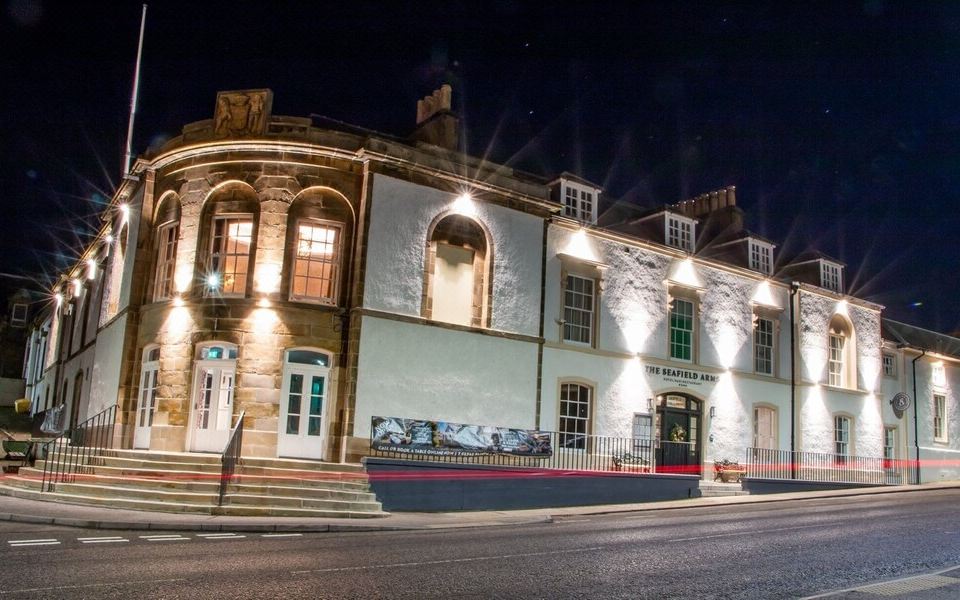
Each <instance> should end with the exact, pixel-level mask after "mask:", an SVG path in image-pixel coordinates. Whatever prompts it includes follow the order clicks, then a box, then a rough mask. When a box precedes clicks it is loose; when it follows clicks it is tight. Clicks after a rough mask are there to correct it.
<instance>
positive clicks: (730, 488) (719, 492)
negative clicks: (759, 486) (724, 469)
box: [700, 479, 750, 498]
mask: <svg viewBox="0 0 960 600" xmlns="http://www.w3.org/2000/svg"><path fill="white" fill-rule="evenodd" d="M749 495H750V492H745V491H743V487H742V486H741V485H740V484H739V483H721V482H719V481H707V480H706V479H701V480H700V496H701V497H702V498H715V497H718V496H749Z"/></svg>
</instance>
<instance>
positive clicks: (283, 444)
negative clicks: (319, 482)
mask: <svg viewBox="0 0 960 600" xmlns="http://www.w3.org/2000/svg"><path fill="white" fill-rule="evenodd" d="M329 387H330V355H329V354H326V353H324V352H319V351H316V350H309V349H296V350H288V351H287V352H286V355H285V360H284V365H283V389H282V391H281V394H280V423H279V425H280V431H279V432H278V433H279V438H278V440H277V455H278V456H289V457H297V458H315V459H323V458H324V456H323V454H324V449H325V447H326V439H327V429H328V419H327V416H326V413H327V404H328V402H327V399H328V398H329V396H330V390H329Z"/></svg>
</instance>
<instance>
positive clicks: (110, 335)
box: [86, 315, 128, 417]
mask: <svg viewBox="0 0 960 600" xmlns="http://www.w3.org/2000/svg"><path fill="white" fill-rule="evenodd" d="M127 318H128V317H127V316H126V315H123V316H121V317H120V318H119V319H115V320H114V321H113V322H112V323H110V324H109V325H107V326H106V327H104V328H103V329H101V330H100V333H99V335H98V336H97V343H96V344H95V345H94V346H93V352H94V353H95V356H96V360H95V361H93V363H92V365H91V370H90V400H89V402H88V404H87V406H88V408H87V415H86V416H87V417H92V416H93V415H95V414H97V413H98V412H100V411H102V410H103V409H105V408H107V407H108V406H110V405H111V404H115V403H116V402H117V395H118V393H119V390H120V367H121V365H122V361H123V340H124V333H125V331H126V327H127Z"/></svg>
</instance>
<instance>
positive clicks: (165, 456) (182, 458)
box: [103, 448, 220, 465]
mask: <svg viewBox="0 0 960 600" xmlns="http://www.w3.org/2000/svg"><path fill="white" fill-rule="evenodd" d="M103 454H104V455H105V456H115V457H117V458H139V459H142V460H153V461H158V462H189V463H209V464H216V465H219V464H220V455H219V454H214V453H212V452H164V451H161V450H129V449H123V448H111V449H109V450H104V451H103Z"/></svg>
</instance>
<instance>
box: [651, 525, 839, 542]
mask: <svg viewBox="0 0 960 600" xmlns="http://www.w3.org/2000/svg"><path fill="white" fill-rule="evenodd" d="M837 525H838V523H824V524H821V525H797V526H796V527H777V528H774V529H754V530H751V531H731V532H730V533H716V534H713V535H698V536H696V537H688V538H671V539H669V540H666V541H668V542H691V541H693V540H709V539H713V538H722V537H733V536H735V535H757V534H758V533H773V532H775V531H794V530H796V529H813V528H815V527H836V526H837Z"/></svg>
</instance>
